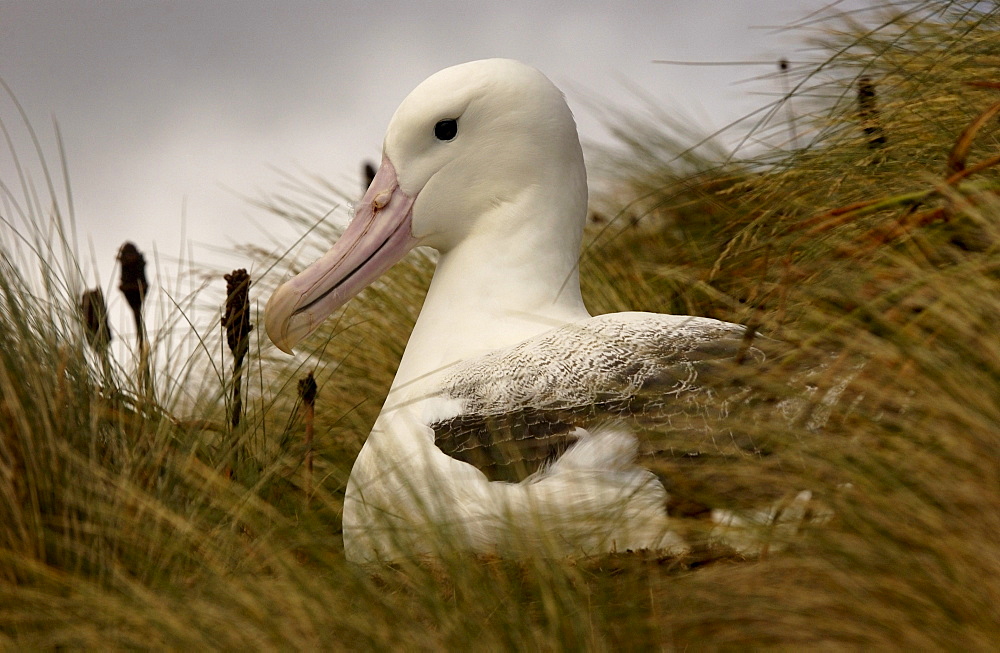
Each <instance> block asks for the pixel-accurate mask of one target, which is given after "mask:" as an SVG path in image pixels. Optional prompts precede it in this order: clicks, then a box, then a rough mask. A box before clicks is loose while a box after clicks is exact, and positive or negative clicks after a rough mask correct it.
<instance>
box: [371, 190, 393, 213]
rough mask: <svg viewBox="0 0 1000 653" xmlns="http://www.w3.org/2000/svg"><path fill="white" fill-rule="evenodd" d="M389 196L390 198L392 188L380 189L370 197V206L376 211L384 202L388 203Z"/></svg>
mask: <svg viewBox="0 0 1000 653" xmlns="http://www.w3.org/2000/svg"><path fill="white" fill-rule="evenodd" d="M391 198H392V189H391V188H387V189H386V190H384V191H382V192H381V193H379V194H378V195H376V196H375V197H374V198H372V208H373V209H375V210H376V211H377V210H379V209H381V208H382V207H384V206H385V205H386V204H388V203H389V200H390V199H391Z"/></svg>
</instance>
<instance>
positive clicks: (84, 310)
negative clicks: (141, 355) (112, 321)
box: [80, 288, 111, 352]
mask: <svg viewBox="0 0 1000 653" xmlns="http://www.w3.org/2000/svg"><path fill="white" fill-rule="evenodd" d="M80 316H81V317H82V318H83V331H84V333H85V334H86V336H87V343H88V344H89V345H90V346H91V347H93V348H94V351H98V352H103V351H107V349H108V345H110V344H111V329H110V328H109V327H108V307H107V305H106V304H105V303H104V292H103V291H101V289H100V288H94V289H93V290H88V291H86V292H84V293H83V299H81V300H80Z"/></svg>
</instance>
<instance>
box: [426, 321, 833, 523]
mask: <svg viewBox="0 0 1000 653" xmlns="http://www.w3.org/2000/svg"><path fill="white" fill-rule="evenodd" d="M792 353H793V350H792V349H791V348H790V347H789V346H787V345H785V344H784V343H781V342H779V341H775V340H772V339H769V338H766V337H763V336H760V335H756V334H754V333H753V332H752V331H750V330H747V329H746V328H744V327H742V326H739V325H736V324H731V323H727V322H720V321H718V320H712V319H708V318H697V317H688V316H671V315H660V314H651V313H617V314H611V315H605V316H599V317H595V318H591V319H590V320H586V321H584V322H580V323H575V324H570V325H567V326H564V327H561V328H559V329H556V330H554V331H551V332H548V333H546V334H542V335H540V336H537V337H535V338H532V339H530V340H527V341H525V342H523V343H521V344H519V345H517V346H515V347H512V348H508V349H503V350H498V351H495V352H492V353H490V354H488V355H486V356H483V357H481V358H477V359H474V360H470V361H466V362H464V363H462V364H461V365H459V366H457V367H456V368H455V369H454V370H453V371H452V372H451V373H450V375H449V376H448V377H447V378H446V380H445V382H444V387H443V390H442V391H441V393H442V394H443V395H445V396H447V397H448V398H450V399H454V400H458V402H459V404H460V405H461V406H462V407H463V408H462V411H461V413H460V414H458V415H456V416H454V417H450V418H448V419H442V420H439V421H436V422H435V423H433V424H432V425H431V426H432V428H433V430H434V433H435V441H436V444H437V446H438V447H439V448H440V449H441V450H442V451H443V452H444V453H446V454H448V455H449V456H451V457H453V458H456V459H458V460H461V461H463V462H466V463H468V464H471V465H473V466H475V467H476V468H478V469H480V470H481V471H482V472H483V473H484V474H486V476H487V477H488V478H490V479H491V480H499V481H508V482H520V481H522V480H524V479H526V478H528V477H530V476H531V475H532V474H536V473H539V472H540V471H543V470H544V469H545V468H546V466H547V465H548V464H550V463H552V462H553V461H554V460H556V459H557V458H558V457H559V456H561V455H562V454H563V453H564V452H565V451H567V449H569V448H570V447H571V446H572V445H573V444H574V443H575V442H577V441H578V440H579V439H580V438H581V437H586V436H587V434H588V433H589V432H592V431H593V430H594V428H596V427H598V426H600V425H602V424H606V423H609V422H612V423H616V424H619V425H622V426H624V427H625V428H627V429H628V430H629V431H630V432H632V433H633V434H635V435H636V437H637V438H638V441H639V458H640V460H639V462H640V463H641V464H643V465H644V466H646V467H647V468H648V469H650V470H651V471H653V472H654V473H656V474H657V475H658V476H659V477H660V478H661V480H662V481H663V482H664V485H665V486H666V487H667V490H668V492H669V493H670V494H671V500H672V501H674V502H676V503H677V505H675V506H674V508H675V511H680V512H686V513H689V514H697V513H699V512H702V511H704V510H707V507H706V506H708V505H715V506H718V505H720V503H721V504H723V505H733V504H731V503H727V497H728V498H729V499H734V498H737V497H738V498H740V499H741V500H742V501H745V502H750V503H753V502H759V501H766V500H770V499H773V498H774V497H775V496H776V494H780V491H777V490H774V488H773V486H772V487H771V488H768V487H767V485H768V484H767V483H766V482H765V481H764V477H765V476H766V475H767V473H768V471H772V472H775V473H778V472H780V470H781V467H782V464H784V463H783V459H782V457H781V456H777V455H775V454H776V453H778V452H779V451H780V449H781V447H780V442H779V441H778V440H772V439H769V438H768V436H767V431H769V430H770V425H771V423H772V422H773V423H774V425H775V429H774V430H775V431H776V432H780V431H781V428H780V425H781V422H782V421H783V422H784V424H785V425H786V427H787V426H789V425H791V424H793V423H794V424H797V425H802V428H801V430H803V431H808V430H815V428H817V427H818V426H820V425H821V421H822V420H821V417H822V416H817V415H816V414H814V413H816V411H815V408H816V406H817V405H822V404H823V402H824V401H826V402H827V403H829V401H830V398H831V396H832V395H837V396H839V393H841V392H842V391H843V389H844V387H843V386H844V385H845V384H846V382H844V383H842V384H841V385H840V386H838V387H836V388H833V389H832V390H831V389H829V388H828V389H827V391H826V394H825V395H824V392H823V391H821V390H820V388H821V386H823V382H822V380H823V378H825V377H824V375H825V374H826V371H825V368H826V367H827V366H826V365H823V364H820V365H815V364H810V365H808V366H802V365H799V366H797V367H796V366H790V365H785V363H787V360H788V359H789V358H790V355H791V354H792ZM779 365H785V367H783V368H782V370H783V376H782V381H781V384H780V385H781V387H775V384H774V381H773V379H774V378H775V375H773V374H769V371H770V370H771V368H772V367H775V366H779ZM827 376H828V375H827ZM826 385H828V386H829V385H830V384H829V383H827V384H826ZM790 397H792V398H790ZM836 398H837V397H836V396H833V400H836ZM747 407H752V408H754V409H755V410H745V409H746V408H747ZM756 409H761V410H762V412H756ZM810 411H812V412H810ZM747 415H763V417H762V418H761V419H766V420H768V421H767V424H768V426H769V428H768V429H760V428H755V427H754V423H752V422H751V423H748V421H747V420H748V418H747ZM777 415H780V416H781V418H776V416H777ZM757 424H758V425H759V422H758V423H757ZM786 431H787V428H786ZM720 465H722V466H720ZM741 465H742V467H741ZM786 489H787V488H783V489H782V491H784V490H786ZM720 497H721V499H720Z"/></svg>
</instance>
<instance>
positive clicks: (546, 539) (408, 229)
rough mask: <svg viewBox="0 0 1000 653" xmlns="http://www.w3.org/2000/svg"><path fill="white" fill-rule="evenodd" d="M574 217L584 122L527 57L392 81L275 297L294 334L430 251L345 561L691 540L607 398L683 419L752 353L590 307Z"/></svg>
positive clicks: (353, 480)
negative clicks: (355, 188) (342, 195)
mask: <svg viewBox="0 0 1000 653" xmlns="http://www.w3.org/2000/svg"><path fill="white" fill-rule="evenodd" d="M586 215H587V179H586V169H585V167H584V161H583V154H582V150H581V147H580V141H579V137H578V135H577V131H576V124H575V122H574V120H573V116H572V114H571V112H570V110H569V107H568V106H567V104H566V102H565V99H564V97H563V95H562V93H561V92H560V91H559V90H558V89H557V88H556V87H555V86H554V85H553V84H552V83H551V82H550V81H549V80H548V79H547V78H546V77H545V76H544V75H542V74H541V73H540V72H539V71H537V70H535V69H534V68H532V67H530V66H527V65H524V64H521V63H518V62H516V61H511V60H505V59H489V60H484V61H475V62H471V63H466V64H462V65H458V66H454V67H452V68H447V69H445V70H442V71H441V72H438V73H437V74H435V75H433V76H431V77H430V78H428V79H427V80H426V81H424V82H423V83H421V84H420V85H419V86H418V87H417V88H416V89H415V90H414V91H413V92H411V93H410V94H409V96H407V97H406V99H404V100H403V102H402V104H401V105H400V106H399V108H398V109H397V111H396V113H395V115H394V116H393V118H392V121H391V122H390V124H389V128H388V130H387V133H386V137H385V143H384V149H383V157H382V163H381V166H380V167H379V169H378V172H377V174H376V175H375V179H374V181H373V182H372V184H371V186H370V188H369V189H368V191H367V193H366V194H365V196H364V198H363V199H362V200H361V202H360V204H359V205H358V207H357V210H356V215H355V217H354V219H353V220H352V222H351V223H350V225H349V226H348V227H347V229H346V230H345V232H344V234H343V236H342V237H341V238H340V239H339V240H338V241H337V242H336V243H335V244H334V245H333V247H332V248H331V249H330V250H329V252H327V253H326V254H325V255H324V256H322V257H321V258H320V259H319V260H318V261H316V262H315V263H313V264H312V265H311V266H310V267H309V268H307V269H306V270H304V271H303V272H301V273H300V274H298V275H297V276H295V277H294V278H292V279H290V280H289V281H287V282H286V283H284V284H283V285H282V286H281V287H279V288H278V289H277V290H276V291H275V293H274V295H273V296H272V297H271V299H270V301H269V302H268V305H267V309H266V318H265V323H266V328H267V333H268V335H269V336H270V338H271V340H272V341H273V342H274V344H275V345H277V346H278V347H279V348H280V349H282V350H284V351H286V352H291V349H292V347H294V346H295V345H296V344H297V343H298V342H300V341H301V340H302V339H303V338H305V337H306V336H307V335H308V334H310V333H311V332H313V331H314V330H315V329H316V328H317V327H318V326H319V325H320V324H321V323H322V322H323V321H324V320H325V319H326V317H328V316H329V315H330V314H331V313H332V312H333V311H334V310H336V309H337V308H338V307H340V306H342V305H343V304H344V303H346V302H347V301H348V300H349V299H350V298H351V297H353V296H354V295H355V294H356V293H358V292H359V291H360V290H361V289H363V288H364V287H365V286H367V285H368V284H370V283H371V282H372V281H374V280H375V279H376V278H377V277H378V276H379V275H381V274H382V273H383V272H385V271H386V270H387V269H388V268H389V267H390V266H392V265H393V264H394V263H395V262H396V261H398V260H399V259H400V258H402V257H403V255H404V254H406V252H408V251H409V250H410V249H412V248H413V247H416V246H428V247H432V248H434V249H436V250H437V251H438V252H439V253H440V258H439V261H438V264H437V268H436V271H435V273H434V278H433V281H432V282H431V286H430V289H429V290H428V293H427V297H426V300H425V301H424V304H423V308H422V310H421V312H420V317H419V319H418V320H417V323H416V325H415V326H414V328H413V332H412V334H411V336H410V339H409V342H408V344H407V346H406V351H405V353H404V355H403V358H402V361H401V362H400V365H399V369H398V371H397V374H396V377H395V380H394V382H393V384H392V387H391V390H390V392H389V395H388V398H387V399H386V402H385V405H384V406H383V408H382V412H381V414H380V415H379V417H378V419H377V420H376V422H375V424H374V426H373V429H372V432H371V434H370V435H369V437H368V439H367V441H366V442H365V445H364V447H363V448H362V450H361V453H360V455H359V456H358V459H357V461H356V463H355V465H354V468H353V471H352V473H351V477H350V480H349V483H348V487H347V493H346V499H345V506H344V516H343V522H344V546H345V550H346V554H347V557H348V558H349V559H350V560H352V561H355V562H374V561H385V560H392V559H394V558H399V557H402V556H408V555H413V554H427V553H431V554H433V553H435V552H438V551H440V550H441V547H449V548H454V549H462V550H472V551H476V552H484V553H485V552H489V553H494V552H495V553H501V554H507V553H516V552H517V551H520V550H523V549H524V548H525V547H528V548H532V547H542V549H543V550H544V551H546V552H548V553H553V552H555V553H562V554H573V553H583V554H593V553H600V552H606V551H612V550H620V551H624V550H627V549H633V550H634V549H660V550H665V551H680V550H682V549H684V547H685V546H686V545H685V543H684V541H683V540H682V539H681V538H680V537H679V536H678V535H677V534H675V532H674V531H672V529H671V518H670V517H669V516H668V510H667V501H668V496H667V491H666V489H665V488H664V485H663V483H661V481H660V479H658V477H657V476H656V475H655V474H653V473H651V472H650V471H648V470H647V469H645V468H644V467H642V466H640V465H639V464H637V462H636V459H637V455H638V454H639V453H640V449H641V447H640V442H639V439H638V438H637V437H636V435H635V434H634V433H633V432H632V430H630V429H629V428H625V427H624V426H622V425H621V424H622V423H617V422H612V423H607V422H606V421H604V422H602V421H601V420H599V419H598V417H599V415H605V416H606V415H608V414H617V415H622V414H623V413H628V411H629V410H631V409H632V407H633V405H634V404H633V399H634V398H635V397H637V396H639V395H641V394H642V393H643V392H647V393H648V390H649V388H657V389H658V394H659V395H661V401H660V402H659V403H658V404H657V405H658V406H659V409H660V410H661V412H663V413H664V414H666V415H667V417H668V419H667V421H668V422H670V423H672V424H674V425H675V426H676V430H677V432H685V429H687V430H688V431H690V427H689V425H688V426H685V424H686V423H687V422H685V420H687V421H688V422H703V421H704V420H705V417H706V415H708V414H709V413H711V412H712V411H713V410H714V408H713V406H712V404H713V402H715V401H721V399H718V397H717V396H716V393H715V392H714V391H712V390H705V389H704V388H702V387H701V386H700V384H699V381H700V379H699V375H704V373H705V371H706V370H708V369H709V368H710V367H711V366H712V365H714V364H717V363H718V362H719V361H727V360H731V359H733V358H734V357H735V356H737V354H739V356H740V357H744V356H750V357H751V358H754V357H756V358H760V357H761V356H762V354H761V352H760V351H759V350H758V349H757V348H756V347H748V346H747V344H748V343H747V342H746V341H745V340H746V339H745V338H744V336H745V330H744V328H743V327H741V326H738V325H735V324H730V323H726V322H720V321H717V320H713V319H708V318H700V317H690V316H674V315H661V314H653V313H617V314H610V315H602V316H598V317H591V315H590V314H589V313H588V311H587V309H586V307H585V306H584V303H583V299H582V298H581V295H580V284H579V277H578V267H577V264H578V257H579V253H580V247H581V240H582V234H583V228H584V222H585V219H586ZM595 407H600V409H601V410H600V411H598V410H597V408H595Z"/></svg>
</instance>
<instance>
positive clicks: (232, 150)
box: [0, 0, 828, 288]
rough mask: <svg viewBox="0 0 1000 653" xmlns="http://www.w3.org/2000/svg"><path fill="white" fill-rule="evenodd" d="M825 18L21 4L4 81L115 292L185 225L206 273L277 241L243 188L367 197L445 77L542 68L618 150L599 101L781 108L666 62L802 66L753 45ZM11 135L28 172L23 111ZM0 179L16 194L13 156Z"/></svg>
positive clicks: (643, 8)
mask: <svg viewBox="0 0 1000 653" xmlns="http://www.w3.org/2000/svg"><path fill="white" fill-rule="evenodd" d="M826 4H828V2H827V1H826V0H800V1H798V2H792V1H789V0H727V1H725V2H723V1H721V0H714V1H709V0H661V1H659V2H646V1H639V2H622V1H621V0H617V1H606V2H599V1H596V0H595V1H581V2H565V3H562V4H561V7H562V8H560V9H558V10H557V9H552V8H551V7H552V5H551V4H550V3H545V2H538V1H537V0H530V1H520V0H516V1H505V2H482V3H472V2H469V3H457V2H454V3H453V2H423V3H418V2H412V3H401V2H374V1H367V2H355V1H342V0H341V1H337V2H309V1H304V0H295V1H292V2H259V1H249V0H239V1H227V2H207V1H205V0H199V1H170V2H167V1H157V0H148V1H143V2H139V1H136V2H128V1H125V0H117V1H112V0H16V1H10V0H7V1H0V77H2V78H3V80H4V81H6V82H7V84H9V85H10V87H11V88H12V89H13V91H14V93H15V94H16V96H17V97H18V99H19V100H20V101H21V103H22V104H23V105H24V107H25V109H26V111H27V113H28V115H29V117H30V118H31V119H32V121H33V122H34V123H35V126H36V128H37V129H38V130H39V132H40V133H41V134H42V136H43V139H42V140H43V147H44V148H45V151H46V153H47V154H48V155H49V156H51V157H53V159H55V157H56V147H55V145H54V141H55V139H54V137H53V133H52V132H53V129H52V126H51V120H50V118H51V117H52V116H54V117H55V118H56V119H57V120H58V122H59V125H60V128H61V132H62V137H63V141H64V143H65V148H66V151H67V156H68V161H69V172H70V178H71V180H72V185H73V193H74V200H75V201H74V203H75V206H76V213H77V220H78V225H79V231H80V232H81V233H80V236H81V239H82V243H84V244H83V247H84V248H88V247H89V246H88V245H86V242H87V239H88V238H89V239H91V240H92V241H93V243H94V245H93V246H94V249H95V251H96V255H97V257H98V260H99V261H100V264H99V273H100V275H101V282H102V283H103V285H104V286H105V287H106V288H107V287H108V286H109V279H108V277H109V276H110V274H111V270H112V262H113V258H114V254H115V251H116V250H117V248H118V246H119V245H120V243H121V242H122V241H123V240H125V239H129V240H133V241H134V242H136V244H137V245H138V246H139V247H140V249H143V250H145V251H147V252H150V251H152V249H153V247H154V244H155V246H156V248H157V249H158V250H159V252H160V253H161V254H162V255H164V256H165V257H167V258H171V257H174V256H176V253H177V252H178V248H179V247H180V236H181V225H182V215H186V229H187V237H188V238H189V239H190V240H191V241H193V242H194V246H193V252H194V255H195V257H196V258H197V259H199V260H211V259H212V258H213V257H215V256H216V254H215V253H214V252H212V251H211V250H210V249H208V248H206V247H204V246H203V245H201V244H210V245H211V246H222V247H225V246H227V245H229V244H235V243H244V242H248V241H261V240H262V239H261V238H260V236H259V234H258V232H257V230H256V228H255V227H253V226H252V224H251V222H252V220H251V219H250V218H251V217H252V218H253V220H257V221H259V222H264V223H267V221H268V220H269V218H268V216H266V215H265V214H263V213H261V212H259V211H258V210H256V209H254V208H253V207H251V206H249V205H248V204H247V203H246V202H245V201H244V200H242V199H240V198H239V197H238V196H237V195H236V194H234V193H233V192H232V191H231V190H227V189H232V190H234V191H236V192H237V193H243V194H245V195H250V196H256V195H260V194H266V193H268V192H269V191H271V190H274V189H276V188H277V187H278V185H279V175H278V173H277V172H275V169H278V170H286V171H291V172H295V171H306V172H309V173H316V174H319V175H322V176H324V177H326V178H328V179H330V180H331V181H332V182H333V183H334V184H336V185H337V186H338V187H342V188H344V189H345V190H346V191H347V192H353V191H355V190H357V189H359V180H358V177H359V166H360V164H361V161H362V160H363V159H372V160H375V159H377V158H378V155H379V151H380V145H381V139H382V135H383V131H384V129H385V126H386V124H387V122H388V120H389V118H390V116H391V115H392V112H393V111H394V110H395V108H396V105H397V104H398V102H399V101H400V100H401V99H402V98H403V97H404V96H405V95H406V93H407V92H409V90H411V89H412V88H413V87H414V86H415V85H416V84H418V83H419V82H420V81H421V80H422V79H424V78H425V77H426V76H427V75H429V74H431V73H433V72H435V71H436V70H438V69H440V68H443V67H446V66H448V65H451V64H455V63H459V62H462V61H467V60H471V59H478V58H483V57H490V56H505V57H513V58H517V59H521V60H523V61H526V62H528V63H531V64H533V65H535V66H537V67H539V68H540V69H542V71H543V72H545V73H546V74H547V75H548V76H549V77H551V78H552V79H553V81H555V82H556V84H557V85H559V86H560V87H562V88H563V89H564V91H566V92H567V95H568V99H569V101H570V104H571V106H572V107H573V108H574V111H575V113H576V115H577V118H578V121H579V123H580V126H581V132H582V134H583V136H584V138H585V140H587V139H589V140H602V138H603V136H602V132H601V128H600V125H599V122H598V120H597V119H596V116H595V115H594V113H593V111H592V110H590V109H588V108H587V106H586V102H585V101H587V100H591V101H595V100H596V101H598V102H601V101H607V102H608V103H610V104H615V105H623V106H631V105H635V104H636V100H635V98H634V97H633V96H632V95H631V94H630V92H629V91H628V90H627V86H628V85H629V84H632V85H634V86H636V87H638V88H641V89H642V90H643V91H644V92H645V93H646V94H647V95H648V96H649V97H651V98H653V99H655V100H656V101H657V102H658V103H661V104H662V106H664V107H668V108H675V109H677V110H679V111H682V112H683V113H684V114H685V115H688V116H695V117H697V120H698V122H699V123H700V124H701V126H703V127H704V128H705V129H706V130H709V129H713V128H718V127H720V126H722V125H723V124H725V123H726V122H728V121H730V120H732V119H734V118H736V117H738V116H741V115H744V114H746V113H748V112H749V111H751V110H752V109H754V108H756V107H758V106H760V105H761V104H763V103H765V102H766V101H767V99H765V98H762V97H759V96H754V95H753V94H752V91H754V90H758V91H760V90H776V89H774V88H770V87H768V86H767V84H766V83H764V84H763V85H756V86H754V85H734V82H736V81H738V80H742V79H746V78H748V77H752V76H754V75H757V74H760V73H762V72H767V71H768V70H769V69H763V70H762V69H751V68H746V67H710V68H708V67H698V68H693V67H676V66H665V65H657V64H654V63H652V60H654V59H679V60H697V61H703V60H751V59H752V60H761V59H763V60H768V61H776V60H777V59H778V58H779V57H781V56H787V57H789V58H794V48H795V47H799V43H800V41H799V40H798V37H796V38H792V37H789V36H787V35H783V34H780V33H777V32H775V31H774V30H768V29H753V28H754V27H755V26H778V25H783V24H786V23H788V22H790V21H793V20H795V19H797V18H801V17H802V16H803V15H805V14H806V13H808V12H810V11H813V10H816V9H819V8H820V7H823V6H824V5H826ZM0 118H2V119H3V120H4V122H5V123H6V124H7V126H8V129H11V130H12V131H14V132H16V134H15V138H16V139H17V142H18V147H19V149H20V151H21V154H22V156H25V155H27V154H28V153H29V150H28V149H27V145H26V144H25V140H24V136H23V129H21V128H20V127H19V126H18V124H17V123H18V121H17V117H16V113H15V111H14V109H13V108H12V106H11V103H10V102H9V100H8V99H7V98H3V99H2V100H0ZM5 149H6V148H5ZM0 173H2V175H3V180H4V181H6V182H7V183H8V184H10V183H11V179H12V177H11V175H12V168H11V164H10V162H9V156H8V153H7V152H6V151H4V152H2V153H0ZM275 229H276V230H278V231H280V228H278V227H275ZM236 263H238V261H236ZM243 264H245V265H247V267H251V265H252V262H244V263H243ZM89 275H90V278H88V279H87V282H88V283H89V284H94V283H95V282H96V281H97V279H96V273H95V272H94V271H93V270H90V271H89Z"/></svg>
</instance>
